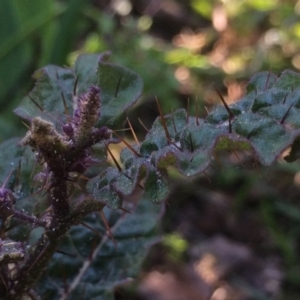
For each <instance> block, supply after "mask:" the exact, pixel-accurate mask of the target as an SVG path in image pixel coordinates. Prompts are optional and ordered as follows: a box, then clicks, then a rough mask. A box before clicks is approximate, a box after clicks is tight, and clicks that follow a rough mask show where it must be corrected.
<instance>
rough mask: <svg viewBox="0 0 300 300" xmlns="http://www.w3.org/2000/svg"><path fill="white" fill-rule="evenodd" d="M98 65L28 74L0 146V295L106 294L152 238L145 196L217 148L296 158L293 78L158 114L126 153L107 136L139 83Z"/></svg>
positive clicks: (156, 212)
mask: <svg viewBox="0 0 300 300" xmlns="http://www.w3.org/2000/svg"><path fill="white" fill-rule="evenodd" d="M106 58H107V54H102V55H82V56H80V57H79V58H78V60H77V61H76V63H75V66H74V69H73V70H70V69H62V68H58V67H54V66H48V67H45V68H43V69H41V70H39V71H37V72H36V73H35V78H36V79H37V80H38V81H37V84H36V86H35V88H34V89H33V90H32V92H31V93H30V94H29V95H28V96H27V97H25V98H24V99H23V100H22V102H21V104H20V105H19V107H18V108H17V109H16V110H15V113H16V114H17V115H19V116H20V117H21V118H22V119H23V120H25V121H28V122H29V124H30V125H29V129H28V132H27V134H26V135H25V137H24V138H22V139H21V141H18V139H15V138H14V139H11V140H9V141H6V142H3V143H2V144H1V145H0V148H1V149H0V153H1V157H0V169H1V174H0V175H1V177H0V179H2V182H3V184H2V187H1V188H0V218H1V231H0V234H1V236H0V238H1V239H0V295H1V296H0V297H1V298H2V299H14V300H15V299H40V298H42V299H92V298H93V297H102V298H101V299H113V298H112V297H113V296H112V295H113V289H114V288H115V287H116V286H118V285H119V284H121V283H124V281H126V280H127V279H128V278H130V277H134V276H135V275H136V274H137V272H138V270H139V267H140V264H141V262H142V260H143V258H144V256H145V253H146V250H147V248H148V247H149V246H150V245H151V244H152V243H153V242H155V241H156V237H157V233H156V227H157V223H158V219H159V218H160V216H161V208H160V207H159V206H158V205H156V206H155V205H153V204H151V201H152V202H154V203H161V202H163V201H164V200H165V199H166V198H167V196H168V195H169V193H170V190H171V187H172V175H170V174H174V172H177V174H180V176H187V177H189V176H196V175H200V174H202V173H203V172H204V171H205V170H206V169H207V168H208V167H209V165H210V164H211V162H212V160H213V156H214V153H216V152H218V151H221V150H230V151H250V152H252V153H253V154H254V156H255V158H256V160H257V161H258V162H259V163H261V164H262V165H270V164H272V163H273V162H274V161H275V160H276V159H277V158H278V157H279V156H280V155H281V154H282V153H283V151H284V150H286V149H287V148H288V147H291V150H290V153H289V155H288V156H287V157H286V160H287V161H289V162H291V161H294V160H296V159H297V158H298V157H299V153H300V152H299V147H300V146H299V135H300V118H299V115H300V76H299V74H297V73H294V72H291V71H286V72H283V73H282V74H281V75H280V76H276V75H274V74H271V73H267V72H262V73H259V74H257V75H255V76H254V77H253V78H252V79H251V80H250V81H249V84H248V88H247V94H246V96H245V97H244V98H242V99H241V100H240V101H238V102H236V103H235V104H233V105H231V106H228V105H227V104H226V102H225V101H224V99H223V98H222V96H221V95H220V97H221V100H222V102H223V104H224V106H223V107H222V106H219V107H216V109H214V110H213V111H212V112H211V113H210V114H209V115H208V116H207V117H206V118H205V119H200V118H199V117H198V116H195V117H193V116H190V115H189V114H188V113H187V112H186V111H185V110H183V109H180V110H177V111H175V112H173V113H172V114H169V115H166V116H163V114H162V112H161V111H160V110H159V112H160V116H159V117H158V118H157V120H156V121H155V122H154V124H153V126H152V128H151V129H150V130H148V129H147V131H148V133H147V135H146V137H145V139H144V141H142V142H140V143H139V142H138V141H137V143H136V145H134V146H131V145H130V144H128V143H127V142H126V141H125V140H123V138H122V137H121V136H120V135H119V134H117V133H116V129H117V128H118V127H120V124H122V123H123V121H124V120H125V112H126V110H127V109H128V108H129V107H130V106H131V105H132V104H133V103H134V102H135V101H136V100H137V99H138V97H139V96H140V93H141V90H142V82H141V79H140V78H139V76H138V75H137V74H135V73H133V72H132V71H130V70H127V69H125V68H123V67H119V66H116V65H113V64H110V63H107V62H105V59H106ZM74 87H75V88H74ZM158 107H159V105H158ZM62 113H63V114H62ZM128 124H129V126H130V127H131V124H130V122H128ZM121 126H122V125H121ZM113 135H114V136H115V137H114V138H113V137H112V136H113ZM116 140H119V141H120V140H121V141H123V142H124V143H125V144H126V146H127V147H126V148H125V149H124V150H123V151H122V153H121V156H120V160H119V159H117V158H115V157H114V156H113V155H112V152H111V150H110V149H109V147H108V145H109V144H110V143H115V142H116ZM17 141H18V143H19V147H16V143H17ZM97 144H98V145H99V144H100V145H102V146H100V147H99V146H98V147H95V146H96V145H97ZM25 146H27V147H25ZM30 149H31V150H30ZM107 153H108V154H109V155H111V157H112V159H113V161H114V163H115V167H110V166H108V165H107V163H106V154H107ZM32 170H33V171H32ZM170 170H172V172H170ZM30 173H31V174H30ZM147 200H151V201H147ZM129 212H131V213H130V214H129ZM99 214H100V218H99ZM101 220H102V221H101ZM108 237H109V238H108ZM115 240H116V241H115Z"/></svg>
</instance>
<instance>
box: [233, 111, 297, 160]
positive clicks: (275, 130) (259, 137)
mask: <svg viewBox="0 0 300 300" xmlns="http://www.w3.org/2000/svg"><path fill="white" fill-rule="evenodd" d="M233 128H234V130H235V131H236V133H237V134H240V135H241V136H243V137H246V138H248V140H249V141H250V143H251V145H252V147H253V148H254V150H255V152H256V155H257V157H258V159H259V161H260V163H262V164H263V165H266V166H269V165H270V164H272V163H273V162H274V161H275V159H276V158H277V157H278V156H279V155H280V154H281V153H282V152H283V151H284V150H285V149H286V148H287V147H288V146H289V145H290V144H291V143H292V142H293V140H294V134H293V133H292V132H290V131H287V130H286V129H285V128H284V126H283V125H280V124H278V123H277V122H276V121H275V120H273V119H271V118H268V117H262V116H260V115H257V114H253V113H245V114H242V115H240V116H239V117H238V118H237V119H236V120H235V121H234V123H233Z"/></svg>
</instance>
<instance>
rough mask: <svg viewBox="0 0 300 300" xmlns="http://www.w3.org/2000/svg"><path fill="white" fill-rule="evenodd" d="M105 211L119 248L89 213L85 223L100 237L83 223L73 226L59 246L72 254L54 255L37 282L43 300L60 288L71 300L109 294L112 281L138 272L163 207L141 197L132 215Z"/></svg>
mask: <svg viewBox="0 0 300 300" xmlns="http://www.w3.org/2000/svg"><path fill="white" fill-rule="evenodd" d="M105 213H106V218H107V220H108V222H109V224H110V226H111V231H112V234H113V236H114V238H115V240H116V244H117V247H116V246H115V245H114V243H113V242H112V241H111V240H110V239H109V238H108V237H107V235H105V232H106V229H105V227H104V225H103V223H102V221H101V219H100V218H99V217H97V216H96V215H90V216H88V217H87V218H86V219H85V220H84V222H85V223H86V224H87V225H89V226H91V227H93V228H94V229H95V230H97V231H98V232H100V233H101V236H96V235H95V234H94V233H93V232H92V231H91V230H88V229H87V228H86V227H83V226H80V225H76V226H73V227H72V228H71V230H70V232H69V234H68V237H67V238H66V239H65V241H64V242H63V244H62V245H61V247H60V249H61V250H65V251H67V252H68V253H70V254H72V255H75V257H71V256H67V255H62V254H56V255H55V256H54V258H53V260H52V262H51V263H50V265H49V267H48V268H47V270H46V272H45V274H44V276H43V278H42V279H41V280H40V282H39V284H38V287H37V292H38V294H39V295H40V296H41V297H42V298H43V299H44V300H52V299H53V300H54V299H59V298H60V297H59V296H60V294H61V293H64V295H65V298H64V299H70V300H71V299H72V300H73V299H78V300H79V299H82V298H84V299H101V300H108V299H113V289H114V288H115V287H116V286H118V285H120V284H123V283H125V282H127V281H128V280H131V279H132V278H134V277H136V276H137V275H138V273H139V270H140V267H141V263H142V262H143V260H144V258H145V256H146V254H147V252H148V248H149V247H150V246H151V245H153V244H154V243H155V242H156V241H157V240H158V233H157V226H158V221H159V219H160V216H161V207H160V206H159V205H153V204H152V203H151V202H150V201H146V200H141V202H140V203H139V205H138V206H137V208H136V211H134V212H132V213H131V214H126V215H124V214H123V213H121V212H118V211H109V210H107V211H106V212H105ZM62 278H66V280H65V281H64V280H62ZM64 284H66V285H67V286H68V288H67V289H64V286H65V285H64Z"/></svg>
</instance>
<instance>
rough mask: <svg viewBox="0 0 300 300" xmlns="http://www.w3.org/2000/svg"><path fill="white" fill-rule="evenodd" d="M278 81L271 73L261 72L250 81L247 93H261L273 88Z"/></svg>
mask: <svg viewBox="0 0 300 300" xmlns="http://www.w3.org/2000/svg"><path fill="white" fill-rule="evenodd" d="M276 80H277V76H276V75H275V74H273V73H271V72H260V73H257V74H255V75H254V76H252V77H251V79H250V80H249V83H248V85H247V93H250V92H252V91H254V92H259V91H265V90H267V89H269V88H271V87H272V86H273V85H274V83H275V82H276Z"/></svg>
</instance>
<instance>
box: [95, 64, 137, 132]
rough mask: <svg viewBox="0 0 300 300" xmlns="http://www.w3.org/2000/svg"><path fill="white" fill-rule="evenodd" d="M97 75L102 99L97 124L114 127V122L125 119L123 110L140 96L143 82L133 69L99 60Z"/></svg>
mask: <svg viewBox="0 0 300 300" xmlns="http://www.w3.org/2000/svg"><path fill="white" fill-rule="evenodd" d="M97 75H98V85H99V87H100V89H101V90H100V98H101V101H102V108H101V117H100V120H99V123H98V126H103V125H105V126H108V127H110V128H114V127H115V126H116V123H119V122H122V121H123V120H125V115H124V112H125V111H126V110H127V109H128V108H129V107H131V106H132V105H133V104H134V103H135V102H136V101H137V100H138V98H139V97H140V95H141V92H142V89H143V82H142V79H141V78H140V76H139V75H137V74H136V73H134V72H133V71H131V70H129V69H127V68H125V67H121V66H118V65H115V64H111V63H104V62H101V61H100V62H99V67H98V70H97Z"/></svg>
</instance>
